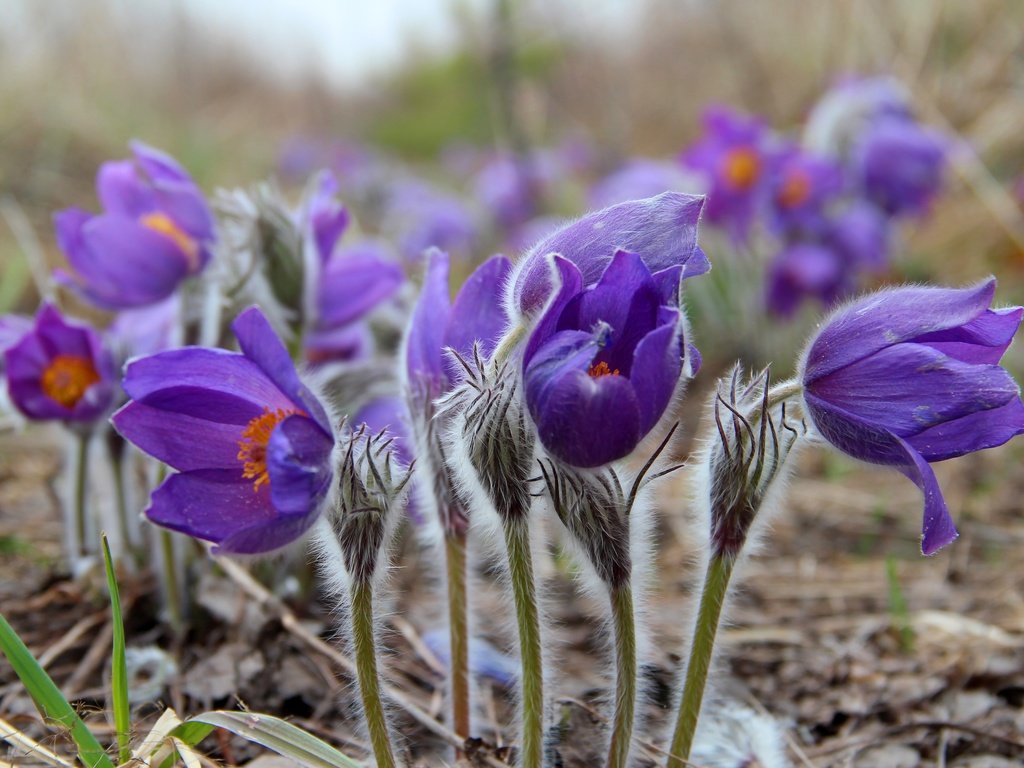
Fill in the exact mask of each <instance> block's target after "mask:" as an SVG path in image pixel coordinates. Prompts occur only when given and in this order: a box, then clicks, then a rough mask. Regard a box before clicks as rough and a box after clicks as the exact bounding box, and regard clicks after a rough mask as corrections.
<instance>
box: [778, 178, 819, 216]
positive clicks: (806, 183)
mask: <svg viewBox="0 0 1024 768" xmlns="http://www.w3.org/2000/svg"><path fill="white" fill-rule="evenodd" d="M810 196H811V178H810V177H809V176H808V175H807V173H806V172H804V171H799V170H797V171H790V172H789V173H788V174H786V180H785V181H783V182H782V188H781V189H780V190H779V194H778V195H777V197H776V199H777V200H778V202H779V205H780V206H782V207H783V208H796V207H797V206H798V205H803V204H804V203H805V202H807V198H809V197H810Z"/></svg>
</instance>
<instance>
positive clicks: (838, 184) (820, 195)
mask: <svg viewBox="0 0 1024 768" xmlns="http://www.w3.org/2000/svg"><path fill="white" fill-rule="evenodd" d="M770 183H771V206H772V214H773V216H774V219H775V223H776V226H777V227H778V228H779V229H781V230H783V231H793V230H798V231H803V232H818V231H820V230H821V229H822V227H823V225H824V218H825V213H826V208H827V206H828V205H829V203H831V202H832V201H833V200H835V199H836V197H837V196H838V195H839V193H840V192H841V191H842V189H843V170H842V168H841V167H840V166H839V165H838V164H837V163H836V162H835V161H834V160H832V159H830V158H827V157H823V156H819V155H812V154H810V153H807V152H804V151H802V150H800V149H798V148H796V147H789V148H787V149H786V150H785V151H784V152H782V153H780V154H779V155H778V156H777V157H776V159H775V161H774V162H773V168H772V176H771V180H770Z"/></svg>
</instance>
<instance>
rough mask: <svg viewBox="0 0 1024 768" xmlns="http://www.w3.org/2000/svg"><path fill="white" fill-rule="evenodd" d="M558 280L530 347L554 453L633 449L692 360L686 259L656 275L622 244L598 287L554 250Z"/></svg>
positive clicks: (541, 431)
mask: <svg viewBox="0 0 1024 768" xmlns="http://www.w3.org/2000/svg"><path fill="white" fill-rule="evenodd" d="M552 263H553V265H554V268H555V269H557V270H558V275H559V281H560V287H559V289H558V293H557V294H556V296H555V297H554V298H553V300H552V301H551V302H550V303H549V305H548V306H547V308H546V309H545V311H544V315H543V316H542V317H541V319H540V321H539V322H538V324H537V326H536V328H535V330H534V331H533V333H532V335H531V336H530V338H529V341H528V342H527V344H526V348H525V351H524V353H523V383H524V387H525V396H526V405H527V408H528V410H529V412H530V416H531V417H532V418H533V421H534V423H535V424H536V426H537V431H538V436H539V438H540V441H541V443H542V444H543V445H544V447H545V448H546V449H547V451H548V452H549V453H550V454H551V455H553V456H554V457H556V458H557V459H559V460H561V461H563V462H565V463H566V464H569V465H572V466H575V467H584V468H588V467H598V466H601V465H604V464H607V463H609V462H612V461H615V460H617V459H621V458H624V457H625V456H627V455H629V454H630V453H631V452H632V451H633V449H634V448H636V446H637V445H638V444H639V442H640V441H641V440H642V439H643V438H644V437H646V435H647V434H648V433H649V432H650V431H651V430H652V429H653V428H654V426H655V425H656V424H657V423H658V421H659V420H660V419H661V417H662V414H664V412H665V410H666V408H667V407H668V405H669V402H670V401H671V400H672V397H673V395H674V394H675V393H676V391H677V385H678V383H679V380H680V376H682V375H683V374H684V373H686V374H687V376H689V374H690V373H691V369H692V367H693V357H692V356H691V355H690V354H689V353H688V345H687V340H686V339H685V319H684V317H683V315H682V312H681V311H680V310H679V308H678V306H677V301H678V293H679V283H680V280H681V276H682V274H683V266H681V265H676V266H672V267H669V268H667V269H664V270H661V271H659V272H657V273H652V272H651V270H650V269H649V268H648V266H647V265H646V264H645V263H644V260H643V259H642V258H640V257H639V256H637V255H636V254H633V253H629V252H628V251H623V250H619V251H616V253H615V255H614V257H613V258H612V260H611V262H610V263H609V264H608V266H607V268H606V269H605V270H604V273H603V274H602V275H601V278H600V280H598V282H597V284H596V285H593V286H591V287H589V288H588V287H585V285H586V283H585V281H584V277H583V274H582V272H581V271H580V269H579V268H578V267H577V266H576V265H575V264H573V263H572V262H571V261H569V260H568V259H565V258H562V257H560V256H554V257H552Z"/></svg>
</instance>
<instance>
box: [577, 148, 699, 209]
mask: <svg viewBox="0 0 1024 768" xmlns="http://www.w3.org/2000/svg"><path fill="white" fill-rule="evenodd" d="M690 186H693V184H691V183H689V180H688V179H687V177H686V174H685V173H683V171H682V170H680V168H679V166H677V165H675V164H673V163H666V162H661V161H658V160H649V159H647V158H636V159H634V160H630V161H629V162H628V163H626V164H625V165H623V166H622V167H620V168H619V169H618V170H616V171H614V172H612V173H610V174H608V175H607V176H605V177H604V178H603V179H601V181H599V182H598V183H597V184H595V185H594V187H593V188H592V189H591V190H590V195H589V205H590V207H591V208H593V209H598V208H607V207H608V206H610V205H615V204H617V203H624V202H626V201H627V200H641V199H643V198H645V197H655V196H656V195H660V194H661V193H662V192H670V191H679V190H682V189H685V188H687V187H690Z"/></svg>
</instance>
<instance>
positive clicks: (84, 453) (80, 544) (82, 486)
mask: <svg viewBox="0 0 1024 768" xmlns="http://www.w3.org/2000/svg"><path fill="white" fill-rule="evenodd" d="M77 440H78V443H77V445H76V446H75V449H76V450H75V458H74V460H75V474H74V480H73V483H74V484H73V485H72V489H71V496H72V498H71V503H72V505H73V510H74V515H75V537H76V541H75V549H76V551H75V552H74V553H73V554H74V555H75V557H85V556H86V555H87V554H88V552H89V546H88V539H89V526H88V520H87V513H88V510H86V491H87V488H86V486H87V485H88V480H89V435H88V433H86V432H80V433H78V435H77Z"/></svg>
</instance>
